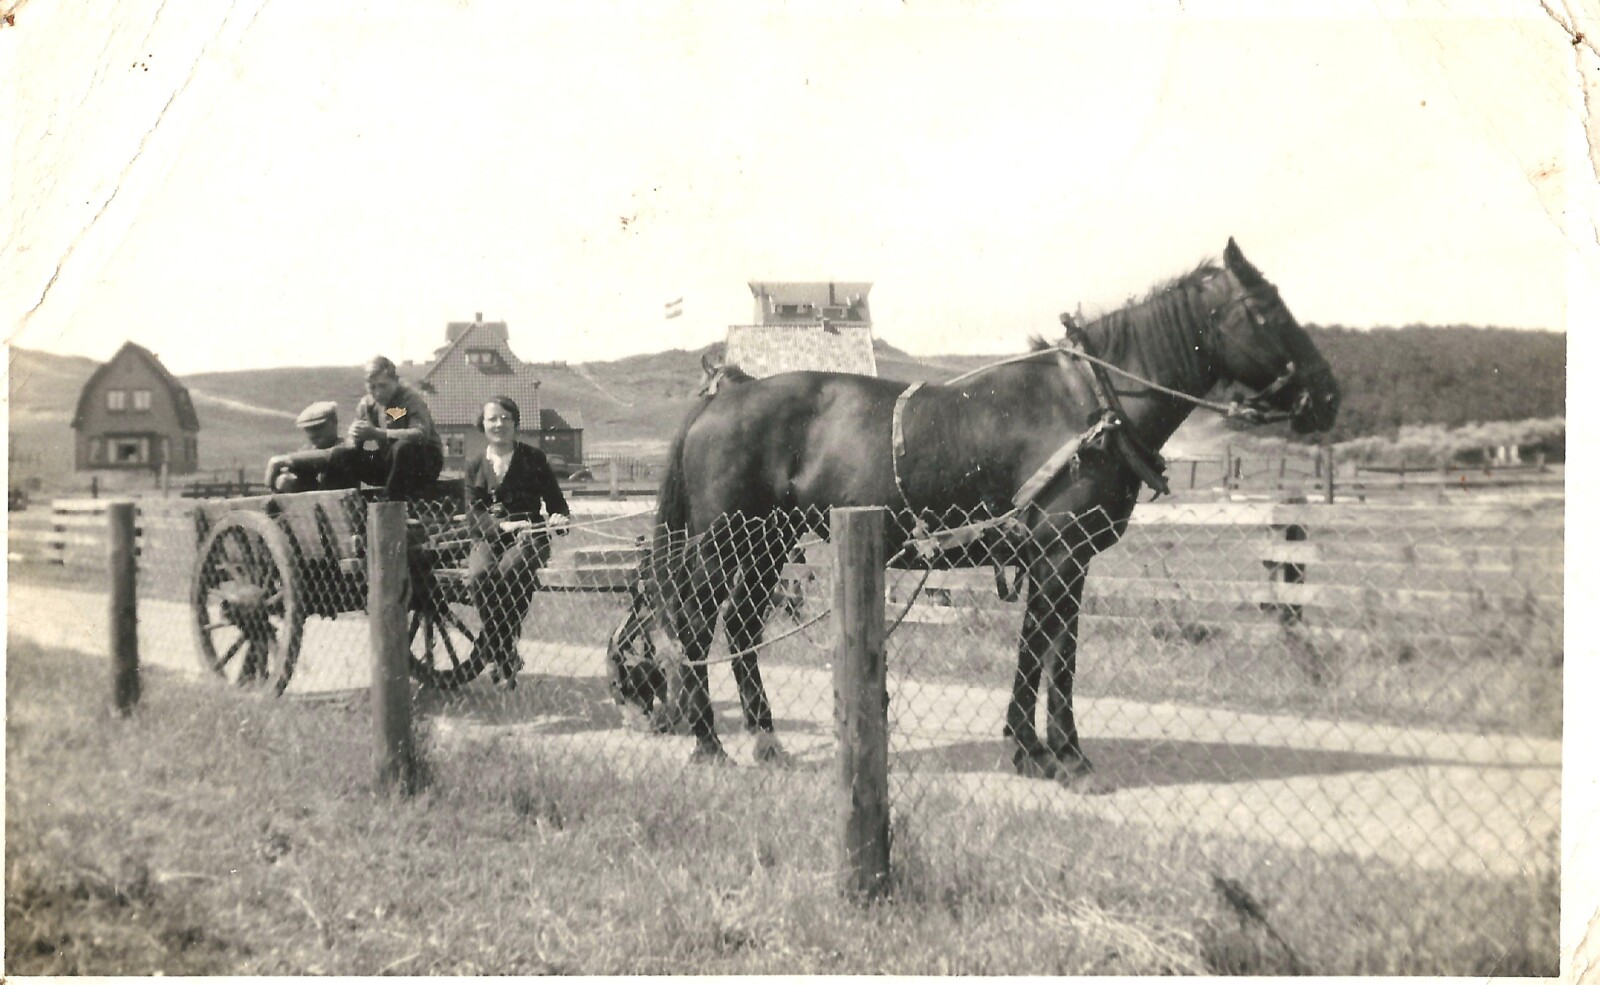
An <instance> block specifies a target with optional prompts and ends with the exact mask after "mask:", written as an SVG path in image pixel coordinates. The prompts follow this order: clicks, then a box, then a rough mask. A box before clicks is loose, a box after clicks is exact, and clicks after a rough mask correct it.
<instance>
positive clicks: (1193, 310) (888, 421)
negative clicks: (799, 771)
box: [610, 238, 1340, 789]
mask: <svg viewBox="0 0 1600 985" xmlns="http://www.w3.org/2000/svg"><path fill="white" fill-rule="evenodd" d="M1062 321H1063V323H1064V324H1065V325H1066V329H1067V340H1068V341H1064V342H1062V343H1058V344H1055V345H1051V344H1049V343H1046V342H1044V341H1043V340H1042V339H1036V340H1035V344H1034V347H1033V351H1030V352H1029V353H1026V354H1023V355H1021V356H1016V357H1012V358H1009V359H1006V360H1002V361H1000V362H999V363H996V364H994V365H991V366H989V367H986V368H984V369H982V370H979V371H975V372H973V373H969V374H966V375H965V376H963V377H958V378H957V379H956V380H954V381H951V382H948V383H945V384H937V385H935V384H926V385H918V384H913V385H911V386H910V387H908V386H907V385H906V384H904V383H900V382H896V381H891V380H885V379H879V378H876V377H867V376H857V375H853V374H846V373H824V372H793V373H783V374H779V375H775V376H771V377H767V378H764V379H759V380H751V381H746V382H740V383H737V384H736V385H731V386H719V387H718V388H717V390H716V392H715V393H712V394H708V395H707V396H705V397H704V398H703V399H702V400H701V401H700V402H699V403H698V404H697V405H696V406H694V407H693V408H692V409H691V410H690V412H689V413H688V415H687V416H686V418H685V420H684V422H683V424H682V426H681V427H680V428H679V430H678V432H677V433H676V435H675V436H674V438H673V440H672V442H671V445H670V447H669V452H668V464H667V468H666V472H665V475H664V476H663V479H662V482H661V488H660V492H659V497H658V504H657V512H656V518H655V520H656V531H655V539H654V542H653V543H652V544H651V545H650V547H649V549H648V550H647V552H646V560H645V561H644V562H643V563H642V564H641V568H640V571H641V576H640V585H639V592H640V596H641V598H643V597H644V596H646V595H648V596H649V602H650V604H651V605H652V606H653V607H654V612H653V615H652V618H648V619H646V620H644V621H643V622H640V621H638V620H635V625H634V627H633V628H634V629H635V630H637V631H639V632H643V631H648V630H654V631H655V632H656V633H657V635H659V636H660V637H662V640H663V643H664V644H665V645H666V646H667V647H668V648H669V649H672V648H675V649H676V650H677V653H676V659H677V661H678V664H677V666H678V668H680V676H681V694H679V695H675V696H670V697H672V699H673V700H672V701H668V700H667V698H668V697H669V696H668V695H666V694H664V693H663V689H661V688H659V687H656V686H654V685H656V684H659V682H660V681H661V680H663V678H662V676H661V675H660V674H659V669H660V668H659V667H657V666H656V665H655V661H656V660H657V657H656V655H655V654H654V653H652V654H651V656H649V657H648V658H646V659H647V662H648V663H649V664H650V666H648V667H645V668H640V667H638V666H633V667H631V668H630V666H629V665H628V663H627V661H626V660H625V659H624V657H623V655H622V654H621V653H620V652H619V650H620V648H619V647H618V646H616V645H615V644H616V643H617V641H618V639H619V634H622V633H623V629H622V628H619V631H618V634H613V644H614V645H613V647H612V648H611V651H612V652H611V653H610V658H611V659H610V662H611V668H610V669H611V676H612V691H613V695H614V696H615V697H616V698H617V699H618V700H619V701H622V702H625V703H631V704H633V705H635V706H637V707H639V708H640V709H641V710H644V711H649V712H652V713H661V712H663V711H664V706H666V705H669V704H672V703H674V702H676V703H678V704H679V705H680V707H678V708H677V709H675V710H676V711H677V712H678V713H680V714H681V715H682V716H683V718H684V719H685V720H686V721H687V723H688V726H689V729H690V731H692V733H693V735H694V736H695V739H696V743H695V748H694V751H693V752H692V753H691V759H692V760H693V761H697V762H720V761H726V760H727V754H726V752H725V750H724V749H723V747H722V744H721V740H720V739H719V737H718V735H717V731H716V726H715V722H714V719H713V715H712V710H711V700H710V695H709V688H708V684H707V675H706V663H707V654H708V651H709V649H710V646H711V643H712V640H713V637H714V635H715V632H716V628H717V623H718V621H719V617H720V620H721V621H722V623H723V624H724V628H725V631H726V634H727V637H728V644H729V647H730V650H731V651H732V654H733V658H732V665H733V666H732V669H733V676H734V679H735V681H736V683H737V686H738V691H739V698H740V705H741V710H742V713H743V720H744V726H745V728H746V729H747V730H748V731H750V732H753V733H755V735H756V739H757V745H756V758H757V759H758V761H775V762H783V761H786V759H787V754H786V753H785V752H784V751H783V749H782V747H781V745H780V744H779V743H778V742H777V739H776V736H775V735H774V733H773V725H772V712H771V708H770V706H769V704H768V701H767V696H766V691H765V688H764V687H763V685H762V681H761V674H760V669H759V666H758V663H757V654H758V648H759V644H760V642H761V634H762V629H763V625H764V623H765V620H766V617H767V614H768V612H769V611H770V609H771V606H772V601H773V595H774V588H775V586H776V585H777V582H778V578H779V574H780V571H781V569H782V567H783V560H784V558H785V557H786V556H788V554H789V552H790V551H791V550H792V548H793V547H794V545H795V542H796V539H797V537H798V536H799V533H800V532H801V530H802V529H803V528H804V527H805V526H806V523H805V522H803V521H802V522H796V521H795V520H794V517H795V516H796V515H801V516H805V517H809V518H810V520H811V526H812V527H813V528H815V529H819V530H821V531H822V532H823V533H825V520H824V519H822V518H825V516H826V512H827V510H829V509H830V508H832V507H840V506H879V507H886V508H888V509H890V510H891V511H892V514H891V515H892V516H894V517H896V521H895V522H894V523H891V524H888V525H887V526H888V527H889V528H890V529H889V532H888V537H889V540H890V543H889V544H888V545H886V547H887V549H888V551H889V552H890V553H891V554H895V555H897V556H900V557H904V556H905V554H904V551H903V550H902V544H903V543H905V542H906V538H907V536H908V535H911V534H917V535H926V534H927V533H928V531H929V529H937V528H939V527H940V526H948V525H950V524H952V523H961V522H962V521H963V520H964V519H965V518H967V517H973V516H978V517H982V516H988V517H992V518H997V519H1003V520H1004V521H1005V522H1006V524H1007V525H1008V528H1009V530H1010V533H1011V535H1010V536H1008V537H1006V538H1001V539H1000V542H1001V543H1003V544H1004V545H1008V547H1007V549H1006V553H1004V554H1000V553H999V548H997V547H996V546H995V545H996V539H995V538H992V537H982V538H979V539H977V540H975V541H973V542H972V543H971V545H969V547H968V548H965V549H964V550H966V551H968V552H969V553H968V554H967V556H965V557H964V558H963V559H962V563H972V564H983V563H994V564H996V565H1000V564H1005V563H1014V564H1016V565H1018V566H1019V567H1020V568H1021V569H1023V570H1024V571H1025V573H1026V578H1027V582H1028V585H1029V586H1030V587H1029V590H1028V592H1027V599H1026V602H1025V610H1024V614H1023V622H1022V629H1021V633H1020V637H1019V641H1018V647H1017V668H1016V674H1015V677H1014V681H1013V687H1012V695H1011V700H1010V702H1009V704H1008V707H1007V711H1006V717H1005V722H1004V727H1003V731H1002V735H1003V736H1004V737H1005V738H1007V739H1008V740H1009V742H1010V744H1011V750H1012V757H1011V758H1012V763H1013V766H1014V767H1015V769H1016V770H1017V772H1018V773H1020V774H1022V775H1024V776H1034V777H1041V778H1050V779H1053V780H1055V781H1057V782H1060V783H1063V784H1066V785H1069V786H1070V785H1075V784H1078V783H1079V781H1082V780H1087V779H1088V778H1090V777H1091V775H1092V773H1093V765H1092V763H1091V762H1090V760H1089V758H1088V757H1087V756H1086V755H1085V754H1084V751H1083V747H1082V742H1081V740H1080V736H1079V733H1078V728H1077V723H1076V720H1075V718H1074V716H1073V707H1072V690H1073V680H1074V677H1075V675H1076V667H1077V628H1078V616H1079V611H1080V606H1081V602H1082V595H1083V586H1084V577H1085V574H1086V572H1087V570H1088V566H1089V562H1090V561H1091V560H1092V559H1093V558H1094V557H1095V556H1096V555H1097V554H1099V553H1101V552H1103V551H1104V550H1106V549H1107V548H1109V547H1111V546H1112V545H1113V544H1115V543H1116V542H1117V541H1118V540H1119V539H1120V538H1121V536H1122V534H1123V532H1124V531H1125V530H1126V529H1127V525H1128V520H1129V517H1130V516H1131V515H1132V512H1133V509H1134V506H1135V504H1136V501H1137V498H1138V493H1139V490H1140V489H1141V488H1142V487H1143V486H1144V485H1150V486H1151V487H1152V488H1155V489H1156V490H1157V491H1158V492H1161V491H1165V483H1164V480H1163V478H1162V469H1163V464H1162V462H1161V459H1160V455H1159V449H1160V448H1161V446H1162V445H1163V444H1164V443H1165V442H1166V441H1167V439H1168V438H1169V437H1171V435H1172V433H1173V432H1174V431H1175V430H1176V429H1177V428H1178V426H1179V425H1180V424H1181V423H1182V422H1183V421H1184V420H1185V419H1186V418H1187V417H1188V416H1189V414H1190V413H1191V412H1192V411H1193V410H1194V409H1195V407H1196V406H1197V405H1205V406H1209V407H1211V408H1213V409H1217V410H1223V411H1238V412H1240V413H1241V414H1242V416H1245V417H1246V418H1247V419H1254V420H1257V421H1265V420H1269V419H1271V418H1272V417H1277V418H1280V419H1287V420H1289V421H1290V422H1291V429H1292V430H1293V431H1295V432H1296V433H1311V432H1317V431H1323V430H1326V429H1328V428H1329V427H1331V426H1332V425H1333V423H1334V421H1335V419H1336V417H1337V414H1338V409H1339V400H1340V395H1339V386H1338V382H1337V381H1336V380H1335V378H1334V375H1333V372H1332V369H1331V368H1330V367H1329V365H1328V363H1327V361H1326V359H1324V358H1323V356H1322V354H1321V353H1320V352H1318V351H1317V348H1316V345H1315V343H1314V342H1313V341H1312V340H1311V338H1310V336H1309V335H1308V334H1307V333H1306V332H1305V330H1304V329H1303V328H1302V327H1301V326H1300V325H1299V323H1298V322H1296V320H1295V318H1294V316H1293V315H1292V314H1291V313H1290V311H1289V308H1288V307H1287V306H1286V305H1285V304H1284V302H1283V300H1282V298H1281V297H1280V296H1279V294H1278V291H1277V289H1276V287H1274V286H1273V284H1272V283H1271V282H1270V281H1268V280H1267V279H1266V277H1264V276H1263V275H1262V274H1261V272H1260V271H1259V270H1257V269H1256V268H1255V266H1254V265H1252V264H1251V263H1250V261H1249V260H1247V259H1246V258H1245V256H1244V253H1243V252H1242V251H1241V250H1240V249H1239V247H1238V245H1237V244H1236V243H1235V242H1234V240H1233V239H1232V238H1230V239H1229V240H1228V243H1227V246H1226V248H1225V249H1224V251H1223V256H1222V263H1221V264H1220V265H1218V264H1217V263H1216V262H1214V261H1206V262H1202V263H1201V264H1199V265H1198V266H1197V267H1195V268H1194V269H1193V270H1191V271H1189V272H1187V273H1185V274H1183V275H1181V276H1178V277H1176V278H1174V279H1172V280H1170V281H1167V282H1165V283H1163V284H1160V285H1157V286H1156V287H1154V288H1152V289H1151V290H1150V291H1149V293H1148V294H1147V295H1146V296H1144V297H1143V298H1141V299H1137V300H1132V301H1130V302H1129V303H1128V304H1126V305H1124V306H1122V307H1121V308H1118V309H1116V310H1114V311H1111V312H1109V313H1107V314H1105V315H1103V316H1101V317H1098V318H1096V319H1093V320H1091V321H1089V322H1088V323H1086V324H1080V323H1079V322H1078V321H1077V320H1076V319H1074V318H1072V317H1070V316H1066V315H1063V316H1062ZM710 375H711V373H710V370H709V368H708V377H709V376H710ZM1112 375H1115V376H1116V377H1117V382H1116V383H1112V382H1111V376H1112ZM1219 385H1233V386H1242V387H1246V388H1249V389H1251V390H1253V391H1255V392H1254V393H1253V394H1252V395H1251V396H1250V397H1248V398H1247V399H1246V400H1245V401H1244V402H1242V403H1239V402H1235V403H1234V404H1232V405H1231V406H1229V405H1223V404H1220V403H1217V402H1213V401H1208V400H1206V399H1205V398H1206V395H1207V394H1208V393H1209V392H1210V391H1212V390H1213V388H1215V387H1218V386H1219ZM980 526H983V525H980ZM994 532H995V531H994V530H993V529H985V530H984V533H985V534H992V533H994ZM630 618H633V617H632V616H630ZM635 636H637V633H635ZM1041 685H1042V686H1043V688H1044V690H1045V712H1046V718H1047V725H1046V734H1045V736H1044V738H1043V740H1041V739H1040V737H1039V735H1038V731H1037V727H1036V724H1035V717H1036V711H1037V710H1038V709H1037V705H1038V698H1039V693H1040V688H1041ZM666 717H668V718H670V716H666ZM1083 786H1084V788H1085V789H1092V784H1088V783H1084V784H1083Z"/></svg>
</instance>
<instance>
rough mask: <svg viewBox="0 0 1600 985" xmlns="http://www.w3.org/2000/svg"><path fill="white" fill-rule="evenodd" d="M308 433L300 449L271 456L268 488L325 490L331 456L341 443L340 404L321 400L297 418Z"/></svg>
mask: <svg viewBox="0 0 1600 985" xmlns="http://www.w3.org/2000/svg"><path fill="white" fill-rule="evenodd" d="M294 423H295V426H296V427H298V428H299V429H300V430H301V431H303V432H304V433H305V436H306V443H305V444H304V445H302V446H301V447H300V450H298V451H295V452H291V453H289V454H287V455H274V456H272V457H271V458H269V459H267V488H268V489H270V490H272V491H273V492H285V493H287V492H308V491H310V490H312V489H322V488H324V485H323V473H324V472H325V471H326V470H327V468H328V456H329V453H330V452H331V450H332V449H333V448H334V447H335V446H337V445H338V444H339V405H338V404H336V403H334V402H333V401H331V400H319V401H317V402H316V403H314V404H312V405H311V406H309V407H307V408H306V409H305V410H303V411H301V412H300V416H299V417H297V418H295V419H294Z"/></svg>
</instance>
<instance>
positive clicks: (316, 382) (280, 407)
mask: <svg viewBox="0 0 1600 985" xmlns="http://www.w3.org/2000/svg"><path fill="white" fill-rule="evenodd" d="M1309 331H1310V332H1311V333H1312V336H1313V338H1314V339H1315V340H1316V342H1317V345H1318V346H1319V347H1320V348H1321V350H1322V351H1323V352H1324V353H1325V354H1326V355H1327V357H1328V360H1329V362H1330V363H1332V364H1333V367H1334V371H1335V373H1336V374H1337V375H1338V377H1339V379H1340V381H1341V383H1342V385H1343V387H1344V394H1345V401H1344V409H1343V411H1342V412H1341V414H1340V422H1339V426H1338V428H1337V431H1336V432H1335V438H1336V439H1337V440H1341V441H1343V440H1348V439H1351V438H1357V437H1362V436H1369V435H1377V436H1389V437H1392V436H1394V435H1395V433H1396V432H1397V430H1398V428H1399V427H1400V426H1402V425H1403V426H1406V427H1408V428H1411V427H1415V426H1418V425H1427V424H1440V425H1446V426H1451V427H1459V426H1461V425H1465V424H1467V423H1469V422H1483V421H1499V420H1522V419H1527V418H1559V417H1562V416H1563V415H1564V414H1565V412H1566V400H1565V386H1566V336H1565V335H1562V334H1560V333H1555V332H1526V331H1511V330H1504V329H1485V328H1470V327H1450V328H1428V327H1421V326H1411V327H1406V328H1399V329H1377V330H1372V331H1355V330H1351V329H1345V328H1341V327H1339V326H1327V327H1316V326H1310V327H1309ZM1018 342H1019V351H1020V347H1021V339H1019V340H1018ZM720 350H721V344H720V343H717V344H713V345H709V346H706V347H705V348H703V349H697V350H685V349H671V350H667V351H665V352H657V353H650V354H646V355H637V356H628V357H625V358H622V359H616V360H612V361H609V362H596V363H579V364H571V365H566V364H551V365H543V366H541V367H540V370H539V372H540V378H541V380H542V384H541V387H540V396H541V399H542V402H543V403H544V405H545V406H547V407H554V408H557V409H559V410H563V411H573V410H576V411H577V412H578V413H579V414H580V415H581V416H582V418H583V423H584V427H585V444H586V446H587V447H588V448H589V449H590V450H591V452H612V453H621V454H631V455H637V456H640V457H656V456H658V455H660V454H661V453H662V452H663V451H664V450H665V447H666V443H667V440H668V439H669V437H670V435H671V432H672V430H673V428H674V427H676V425H677V423H678V422H679V421H681V420H682V419H683V415H684V414H685V413H686V412H687V411H688V409H689V407H690V406H691V405H692V403H693V391H694V388H695V387H696V386H697V385H698V383H699V381H700V357H701V356H702V355H704V354H706V353H712V354H719V353H720ZM876 351H877V356H878V370H879V373H880V375H882V376H884V377H886V378H889V379H896V380H905V381H908V382H909V381H912V380H930V381H938V380H944V379H949V378H950V377H952V376H955V375H957V374H959V373H962V372H965V371H967V370H969V369H972V368H975V367H977V366H980V365H982V364H983V363H985V362H988V361H990V360H991V359H992V358H995V357H987V356H925V357H920V356H913V355H911V354H909V353H907V352H905V351H904V350H901V349H899V348H896V347H895V346H893V345H891V344H890V343H888V342H885V341H883V340H881V339H880V340H879V341H878V342H877V343H876ZM10 367H11V379H10V397H11V402H10V415H11V418H10V438H11V442H12V447H13V450H14V452H15V453H16V455H18V456H20V457H21V458H22V459H23V461H21V462H19V463H18V471H19V473H20V474H29V473H36V474H41V475H46V476H58V477H59V476H65V475H66V474H67V473H69V472H70V471H71V462H72V459H71V452H72V449H71V440H70V439H71V434H70V430H69V424H70V421H71V418H72V411H73V407H74V404H75V403H76V401H77V396H78V392H79V390H80V389H81V388H82V386H83V383H84V381H85V380H86V379H88V377H89V374H90V373H91V372H92V371H93V370H94V367H95V363H94V362H93V361H91V360H88V359H84V358H81V357H75V356H58V355H54V354H52V353H46V352H38V351H34V350H28V349H17V348H13V349H12V350H11V363H10ZM183 382H184V384H185V385H186V386H188V387H189V388H190V392H191V393H192V395H193V397H194V401H195V407H196V410H197V411H198V412H199V414H200V418H201V422H202V425H203V428H204V429H203V430H202V432H201V436H200V457H201V467H202V468H203V469H233V468H239V467H244V468H246V470H247V472H249V473H252V474H253V473H254V472H255V471H256V469H257V468H258V467H259V463H261V462H262V461H264V460H265V458H266V457H267V456H268V455H269V454H271V453H273V452H274V451H278V450H282V449H283V448H285V447H288V446H292V445H293V444H294V443H295V441H296V440H297V437H298V436H297V434H296V432H295V430H294V426H293V415H294V414H296V413H297V412H299V410H300V409H301V408H303V407H304V406H305V405H306V404H308V403H310V402H312V401H313V400H329V399H331V400H337V401H338V402H339V405H340V410H341V412H342V415H341V416H347V415H348V414H349V413H350V411H351V410H352V408H353V407H354V405H355V401H356V400H357V399H358V398H359V396H360V394H361V370H360V368H359V367H354V366H310V367H283V368H277V369H262V370H241V371H238V372H223V373H197V374H192V375H190V376H186V377H183ZM1286 433H1287V429H1286V428H1285V427H1279V428H1277V429H1272V430H1267V431H1264V432H1263V431H1254V432H1252V433H1251V434H1250V435H1248V436H1247V435H1245V434H1240V433H1232V434H1230V432H1229V430H1228V427H1227V426H1224V425H1223V424H1222V422H1219V421H1217V420H1216V419H1214V418H1211V417H1209V416H1208V415H1196V416H1195V417H1194V418H1192V419H1191V421H1190V423H1189V424H1188V425H1186V426H1185V427H1184V429H1183V430H1181V431H1180V432H1179V433H1178V435H1177V436H1176V437H1175V438H1174V439H1173V442H1172V444H1170V445H1169V446H1168V452H1169V453H1170V454H1171V455H1172V456H1174V457H1182V456H1184V455H1207V454H1215V453H1217V452H1218V450H1219V449H1220V447H1221V445H1222V444H1223V443H1226V442H1233V443H1235V444H1236V445H1237V444H1243V443H1247V442H1253V441H1258V440H1259V441H1269V442H1270V441H1278V440H1281V439H1282V437H1283V436H1284V435H1286Z"/></svg>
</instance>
